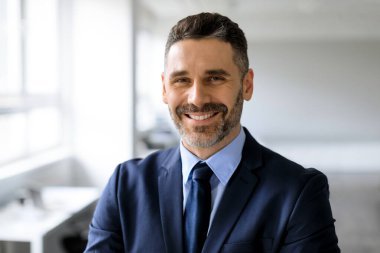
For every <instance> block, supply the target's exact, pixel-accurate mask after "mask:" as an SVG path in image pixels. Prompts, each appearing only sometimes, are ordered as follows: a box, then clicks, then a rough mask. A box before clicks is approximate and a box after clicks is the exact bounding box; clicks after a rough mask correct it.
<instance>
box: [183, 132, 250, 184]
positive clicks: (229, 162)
mask: <svg viewBox="0 0 380 253" xmlns="http://www.w3.org/2000/svg"><path fill="white" fill-rule="evenodd" d="M244 142H245V133H244V130H243V129H242V128H241V129H240V133H239V135H238V136H237V137H236V138H235V139H234V140H233V141H232V142H231V143H230V144H228V145H227V146H225V147H224V148H223V149H221V150H220V151H218V152H217V153H215V154H213V155H212V156H210V157H209V158H208V159H206V160H205V161H204V162H206V163H207V165H208V166H209V167H210V168H211V170H212V171H213V172H214V174H215V175H216V177H217V178H218V179H219V181H220V183H221V184H222V185H224V186H225V185H227V183H228V181H229V180H230V178H231V176H232V175H233V173H234V172H235V170H236V168H237V166H238V165H239V163H240V160H241V154H242V150H243V146H244ZM180 153H181V160H182V177H183V181H182V182H183V184H185V183H186V182H187V180H188V178H189V174H190V172H191V170H192V168H193V167H194V166H195V164H197V163H198V162H199V161H202V160H201V159H199V158H198V157H197V156H195V155H194V154H193V153H191V152H190V151H189V150H187V149H186V148H185V146H184V145H183V144H182V141H181V144H180Z"/></svg>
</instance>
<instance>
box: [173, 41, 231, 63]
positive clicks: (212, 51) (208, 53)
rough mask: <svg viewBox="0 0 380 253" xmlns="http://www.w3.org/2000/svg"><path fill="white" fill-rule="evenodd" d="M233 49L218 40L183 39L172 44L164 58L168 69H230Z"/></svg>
mask: <svg viewBox="0 0 380 253" xmlns="http://www.w3.org/2000/svg"><path fill="white" fill-rule="evenodd" d="M233 53H234V52H233V49H232V47H231V45H230V44H229V43H227V42H224V41H221V40H218V39H185V40H181V41H178V42H176V43H174V44H173V45H172V46H171V47H170V49H169V51H168V54H167V56H166V67H167V68H168V69H176V70H178V69H181V68H189V67H190V68H191V67H198V68H200V67H207V68H210V67H211V68H221V69H224V68H231V67H237V66H236V65H235V63H234V61H233V56H234V55H233Z"/></svg>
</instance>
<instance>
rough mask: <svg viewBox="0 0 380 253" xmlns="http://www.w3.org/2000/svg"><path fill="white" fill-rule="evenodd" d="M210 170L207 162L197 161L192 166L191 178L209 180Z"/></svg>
mask: <svg viewBox="0 0 380 253" xmlns="http://www.w3.org/2000/svg"><path fill="white" fill-rule="evenodd" d="M211 175H212V170H211V169H210V167H209V166H208V165H207V163H197V164H196V165H195V166H194V168H193V176H192V178H193V180H207V181H208V180H210V177H211Z"/></svg>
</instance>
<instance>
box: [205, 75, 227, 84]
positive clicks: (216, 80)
mask: <svg viewBox="0 0 380 253" xmlns="http://www.w3.org/2000/svg"><path fill="white" fill-rule="evenodd" d="M225 80H226V78H224V77H223V76H209V77H208V78H207V81H209V82H211V83H219V82H223V81H225Z"/></svg>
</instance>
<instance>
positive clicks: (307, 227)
mask: <svg viewBox="0 0 380 253" xmlns="http://www.w3.org/2000/svg"><path fill="white" fill-rule="evenodd" d="M334 222H335V220H334V219H333V217H332V212H331V206H330V202H329V187H328V182H327V178H326V176H325V175H324V174H322V173H318V174H316V175H314V176H312V177H311V178H310V179H309V180H308V181H307V183H306V184H305V186H304V188H303V190H302V191H301V193H300V195H299V197H298V200H297V202H296V204H295V206H294V209H293V211H292V213H291V215H290V218H289V222H288V225H287V233H286V236H285V238H284V241H283V244H282V245H283V246H282V248H281V250H280V253H305V252H307V253H339V252H340V249H339V247H338V238H337V236H336V233H335V226H334Z"/></svg>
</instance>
